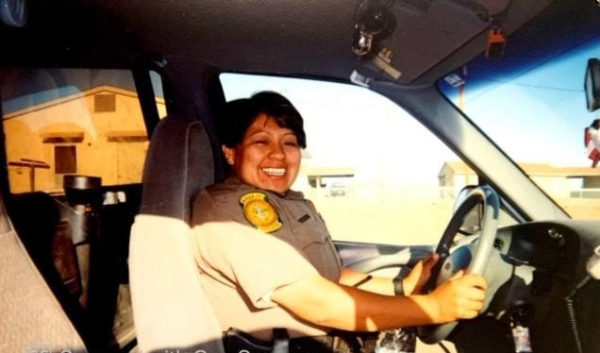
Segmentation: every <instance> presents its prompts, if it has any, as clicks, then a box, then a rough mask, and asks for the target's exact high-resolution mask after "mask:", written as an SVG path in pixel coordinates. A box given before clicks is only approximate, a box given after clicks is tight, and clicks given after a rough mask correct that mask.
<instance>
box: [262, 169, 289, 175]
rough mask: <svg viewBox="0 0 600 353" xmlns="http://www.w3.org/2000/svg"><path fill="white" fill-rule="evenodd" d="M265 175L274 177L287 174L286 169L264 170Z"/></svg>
mask: <svg viewBox="0 0 600 353" xmlns="http://www.w3.org/2000/svg"><path fill="white" fill-rule="evenodd" d="M262 171H263V173H265V174H267V175H273V176H282V175H283V174H285V168H263V170H262Z"/></svg>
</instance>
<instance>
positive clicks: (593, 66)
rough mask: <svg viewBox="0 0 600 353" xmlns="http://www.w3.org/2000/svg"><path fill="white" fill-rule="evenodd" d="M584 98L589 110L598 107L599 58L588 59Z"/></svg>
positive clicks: (599, 88) (599, 103)
mask: <svg viewBox="0 0 600 353" xmlns="http://www.w3.org/2000/svg"><path fill="white" fill-rule="evenodd" d="M584 88H585V98H586V102H587V109H588V110H589V111H590V112H593V111H594V110H596V109H598V108H600V60H599V59H589V60H588V64H587V68H586V70H585V81H584Z"/></svg>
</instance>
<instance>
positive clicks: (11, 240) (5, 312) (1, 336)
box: [0, 206, 87, 353]
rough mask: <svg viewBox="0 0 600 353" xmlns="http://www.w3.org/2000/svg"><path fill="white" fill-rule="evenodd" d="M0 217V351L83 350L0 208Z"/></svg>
mask: <svg viewBox="0 0 600 353" xmlns="http://www.w3.org/2000/svg"><path fill="white" fill-rule="evenodd" d="M0 207H1V206H0ZM0 218H2V219H1V220H0V268H1V269H2V271H0V298H2V300H0V313H2V320H0V351H1V352H29V351H46V352H50V351H53V352H60V351H62V350H65V351H69V352H77V353H81V352H86V351H87V350H86V348H85V346H84V344H83V341H82V340H81V337H80V336H79V334H78V333H77V331H76V330H75V327H74V326H73V324H72V323H71V321H70V320H69V318H68V317H67V315H66V314H65V312H64V311H63V309H62V308H61V305H60V304H59V302H58V300H57V299H56V297H55V296H54V295H53V293H52V291H51V290H50V288H49V287H48V285H47V284H46V283H45V282H44V279H43V277H42V275H41V274H40V272H39V271H38V269H37V268H36V266H35V265H34V263H33V261H32V260H31V258H30V257H29V256H28V254H27V251H26V250H25V248H24V246H23V244H22V243H21V241H20V239H19V237H18V236H17V233H16V232H15V231H14V228H13V227H12V225H11V224H10V222H9V221H8V220H7V218H6V213H5V212H4V211H3V210H1V212H0ZM33 220H35V218H33Z"/></svg>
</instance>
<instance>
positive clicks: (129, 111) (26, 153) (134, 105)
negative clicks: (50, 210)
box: [4, 90, 165, 193]
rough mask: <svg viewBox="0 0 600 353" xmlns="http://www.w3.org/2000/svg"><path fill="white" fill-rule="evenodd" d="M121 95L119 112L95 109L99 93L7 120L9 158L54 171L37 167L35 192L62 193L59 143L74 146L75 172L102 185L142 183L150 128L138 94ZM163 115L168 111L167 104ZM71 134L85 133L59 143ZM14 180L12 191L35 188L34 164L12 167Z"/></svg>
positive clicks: (118, 106) (160, 109) (10, 174)
mask: <svg viewBox="0 0 600 353" xmlns="http://www.w3.org/2000/svg"><path fill="white" fill-rule="evenodd" d="M95 93H102V94H106V93H112V92H111V91H110V90H104V91H96V92H95ZM121 93H122V92H120V93H117V94H116V101H115V103H116V105H115V107H116V109H115V111H114V112H94V94H88V95H84V96H81V97H79V98H76V99H71V100H64V101H62V102H60V103H59V104H46V105H45V106H44V107H42V108H40V109H37V110H34V109H30V110H29V111H28V112H24V113H22V114H20V115H14V116H11V117H8V118H5V120H4V129H5V134H6V150H7V158H8V161H9V162H10V161H20V160H22V159H24V158H25V159H31V160H36V161H41V162H44V163H46V164H47V165H48V166H49V167H50V168H49V169H36V170H35V190H43V191H49V192H51V191H60V190H62V177H63V175H62V174H57V173H56V169H55V167H56V166H55V146H75V148H76V154H77V170H76V174H80V175H91V176H100V177H101V178H102V184H103V185H114V184H126V183H136V182H140V181H141V174H142V170H143V163H144V159H145V155H146V150H147V148H148V141H147V139H145V138H144V137H143V135H145V131H146V128H145V125H144V121H143V117H142V113H141V109H140V104H139V101H138V99H137V97H136V96H135V93H134V92H131V93H130V94H121ZM159 114H160V116H164V115H165V109H164V104H162V103H161V104H159ZM69 132H70V133H77V132H80V133H83V139H82V140H80V141H78V142H74V141H69V139H68V138H67V139H66V141H57V138H56V137H57V136H60V135H61V134H62V135H64V136H67V134H65V133H69ZM48 136H54V137H55V138H53V139H52V140H53V141H54V142H44V138H45V137H46V138H47V137H48ZM58 140H59V139H58ZM9 178H10V179H9V180H10V184H11V191H12V192H14V193H19V192H27V191H30V190H31V182H30V171H29V168H27V167H14V166H9Z"/></svg>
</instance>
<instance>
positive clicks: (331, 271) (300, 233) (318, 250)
mask: <svg viewBox="0 0 600 353" xmlns="http://www.w3.org/2000/svg"><path fill="white" fill-rule="evenodd" d="M292 232H293V233H294V238H295V239H294V243H295V244H296V248H298V249H300V250H301V251H302V253H303V254H304V256H305V257H306V258H307V259H308V260H309V261H310V262H311V263H312V264H313V266H315V268H316V269H317V270H318V271H319V273H321V275H323V276H325V277H327V278H329V279H331V280H336V281H337V279H338V278H339V267H340V262H339V257H338V254H337V251H336V250H335V247H334V245H333V241H332V240H331V236H330V235H329V233H328V232H327V229H326V228H325V226H324V225H323V224H321V223H320V222H319V220H316V219H309V220H307V221H306V222H303V223H298V224H295V226H294V227H293V228H292Z"/></svg>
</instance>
